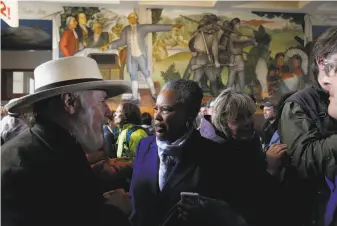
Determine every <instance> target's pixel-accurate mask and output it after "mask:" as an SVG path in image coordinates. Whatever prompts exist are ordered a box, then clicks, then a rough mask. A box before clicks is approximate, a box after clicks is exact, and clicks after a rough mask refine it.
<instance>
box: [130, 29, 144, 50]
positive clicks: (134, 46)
mask: <svg viewBox="0 0 337 226" xmlns="http://www.w3.org/2000/svg"><path fill="white" fill-rule="evenodd" d="M140 55H142V51H141V50H140V47H139V43H138V35H137V25H136V24H131V56H133V57H139V56H140Z"/></svg>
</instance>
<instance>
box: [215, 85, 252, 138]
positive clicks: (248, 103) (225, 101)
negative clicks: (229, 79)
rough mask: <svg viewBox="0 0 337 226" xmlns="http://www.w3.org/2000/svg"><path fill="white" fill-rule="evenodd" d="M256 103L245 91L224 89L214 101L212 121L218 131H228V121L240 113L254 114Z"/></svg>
mask: <svg viewBox="0 0 337 226" xmlns="http://www.w3.org/2000/svg"><path fill="white" fill-rule="evenodd" d="M255 111H256V105H255V103H254V101H253V99H252V98H251V97H250V96H249V95H248V94H246V93H243V92H236V91H234V90H233V89H226V90H224V91H222V92H221V93H220V95H219V96H218V97H217V98H216V99H215V101H214V107H213V115H212V123H213V125H214V126H215V128H217V129H218V130H219V131H221V132H223V133H225V134H226V135H227V136H228V135H229V134H227V133H228V122H229V121H233V120H236V119H237V117H238V116H239V115H240V114H244V113H248V114H252V115H253V114H254V113H255Z"/></svg>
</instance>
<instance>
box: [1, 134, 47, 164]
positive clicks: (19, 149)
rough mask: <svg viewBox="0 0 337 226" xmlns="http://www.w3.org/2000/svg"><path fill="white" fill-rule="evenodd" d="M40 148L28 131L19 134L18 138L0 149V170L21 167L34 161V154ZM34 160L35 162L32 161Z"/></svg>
mask: <svg viewBox="0 0 337 226" xmlns="http://www.w3.org/2000/svg"><path fill="white" fill-rule="evenodd" d="M40 149H41V146H40V144H39V143H38V142H37V141H36V138H34V136H33V135H32V134H31V131H30V129H27V130H25V131H23V132H22V133H20V134H19V135H18V136H16V137H14V138H13V139H11V140H9V141H7V142H6V143H5V144H4V145H2V147H1V165H2V166H1V168H2V170H4V169H6V168H11V167H16V166H22V165H23V163H24V164H26V163H28V162H30V160H33V161H35V160H36V158H34V153H36V151H38V150H40ZM34 159H35V160H34Z"/></svg>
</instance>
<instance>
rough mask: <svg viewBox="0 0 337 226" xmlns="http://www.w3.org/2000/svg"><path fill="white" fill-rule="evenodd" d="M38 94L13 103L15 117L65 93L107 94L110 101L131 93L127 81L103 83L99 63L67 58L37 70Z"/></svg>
mask: <svg viewBox="0 0 337 226" xmlns="http://www.w3.org/2000/svg"><path fill="white" fill-rule="evenodd" d="M34 82H35V92H34V94H29V95H26V96H23V97H21V98H18V99H16V100H13V101H11V102H9V103H8V104H7V105H6V106H5V107H6V108H7V110H8V112H11V113H23V112H27V111H30V110H31V109H30V108H31V107H32V105H33V104H34V103H37V102H39V101H41V100H45V99H47V98H50V97H53V96H57V95H60V94H63V93H71V92H76V91H82V90H83V91H84V90H104V91H106V92H107V95H108V98H109V97H114V96H118V95H121V94H123V93H126V92H130V91H131V89H130V85H129V83H128V82H126V81H110V80H103V77H102V75H101V73H100V71H99V68H98V65H97V63H96V61H95V60H93V59H91V58H89V57H78V56H72V57H64V58H61V59H57V60H52V61H48V62H46V63H44V64H41V65H40V66H38V67H37V68H36V69H35V70H34Z"/></svg>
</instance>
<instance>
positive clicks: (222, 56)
mask: <svg viewBox="0 0 337 226" xmlns="http://www.w3.org/2000/svg"><path fill="white" fill-rule="evenodd" d="M222 27H223V28H224V29H222V35H221V36H220V39H219V62H220V64H221V66H220V67H219V68H216V69H215V70H216V71H217V72H216V75H217V84H218V89H223V88H225V86H224V85H223V83H222V77H221V73H222V71H223V69H224V68H225V66H224V65H225V64H228V62H229V56H230V55H229V52H228V51H229V50H228V40H229V36H230V34H231V31H230V29H231V25H230V22H229V21H228V20H225V21H224V22H223V23H222Z"/></svg>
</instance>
